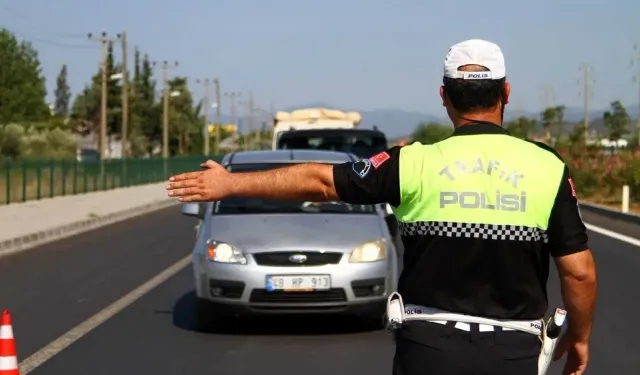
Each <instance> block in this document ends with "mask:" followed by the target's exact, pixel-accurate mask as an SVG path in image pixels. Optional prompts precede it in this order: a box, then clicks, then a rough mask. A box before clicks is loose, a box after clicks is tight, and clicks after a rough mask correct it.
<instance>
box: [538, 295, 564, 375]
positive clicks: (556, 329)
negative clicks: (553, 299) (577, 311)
mask: <svg viewBox="0 0 640 375" xmlns="http://www.w3.org/2000/svg"><path fill="white" fill-rule="evenodd" d="M566 318H567V311H566V310H563V309H559V308H558V309H556V311H555V313H554V314H553V316H552V317H551V318H549V320H548V321H547V323H546V324H545V325H544V327H543V329H542V337H541V339H542V348H541V349H540V356H538V375H544V374H546V373H547V370H548V369H549V366H550V365H551V360H552V359H553V352H554V350H555V348H556V344H557V342H558V338H559V337H560V333H561V332H562V326H563V325H564V322H565V320H566Z"/></svg>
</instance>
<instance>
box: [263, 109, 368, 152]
mask: <svg viewBox="0 0 640 375" xmlns="http://www.w3.org/2000/svg"><path fill="white" fill-rule="evenodd" d="M361 122H362V115H361V114H360V113H358V112H344V111H340V110H336V109H328V108H303V109H297V110H294V111H292V112H277V113H276V114H275V116H274V118H273V142H272V149H274V150H276V149H277V148H278V139H279V138H280V136H281V135H282V134H283V133H285V132H287V131H290V130H310V129H355V128H357V127H358V125H360V123H361Z"/></svg>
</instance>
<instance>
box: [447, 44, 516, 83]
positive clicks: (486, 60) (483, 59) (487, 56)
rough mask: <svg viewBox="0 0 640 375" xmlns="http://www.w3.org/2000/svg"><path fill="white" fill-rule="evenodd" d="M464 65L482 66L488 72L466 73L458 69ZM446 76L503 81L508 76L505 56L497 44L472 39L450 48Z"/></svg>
mask: <svg viewBox="0 0 640 375" xmlns="http://www.w3.org/2000/svg"><path fill="white" fill-rule="evenodd" d="M464 65H480V66H484V67H485V68H487V69H489V71H488V72H464V71H459V70H458V68H460V67H461V66H464ZM444 76H445V77H447V78H462V79H502V78H504V77H505V76H506V68H505V66H504V56H503V55H502V51H501V50H500V47H498V45H497V44H495V43H491V42H487V41H486V40H480V39H471V40H465V41H464V42H460V43H458V44H455V45H454V46H452V47H451V48H449V53H447V57H446V58H445V59H444Z"/></svg>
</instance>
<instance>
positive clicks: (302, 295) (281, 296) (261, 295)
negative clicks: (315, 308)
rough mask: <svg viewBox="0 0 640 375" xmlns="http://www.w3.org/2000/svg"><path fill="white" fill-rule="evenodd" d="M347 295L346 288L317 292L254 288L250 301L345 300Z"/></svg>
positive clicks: (302, 301) (298, 301) (305, 301)
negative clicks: (270, 290)
mask: <svg viewBox="0 0 640 375" xmlns="http://www.w3.org/2000/svg"><path fill="white" fill-rule="evenodd" d="M346 300H347V296H346V294H345V292H344V289H338V288H336V289H329V290H322V291H317V292H283V291H274V292H268V291H267V290H265V289H254V290H253V291H252V292H251V297H250V299H249V302H256V303H308V302H312V303H313V302H318V303H321V302H345V301H346Z"/></svg>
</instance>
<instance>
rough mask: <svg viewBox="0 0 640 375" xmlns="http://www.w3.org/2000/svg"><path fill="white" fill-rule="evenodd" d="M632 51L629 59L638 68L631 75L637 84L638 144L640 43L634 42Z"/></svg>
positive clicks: (639, 121)
mask: <svg viewBox="0 0 640 375" xmlns="http://www.w3.org/2000/svg"><path fill="white" fill-rule="evenodd" d="M633 51H634V54H635V56H634V57H633V59H632V60H631V65H632V66H633V65H636V68H637V69H638V72H637V73H636V75H635V76H634V77H633V80H634V81H635V82H636V83H637V84H638V124H637V131H638V145H640V45H638V44H637V43H636V44H634V45H633Z"/></svg>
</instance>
